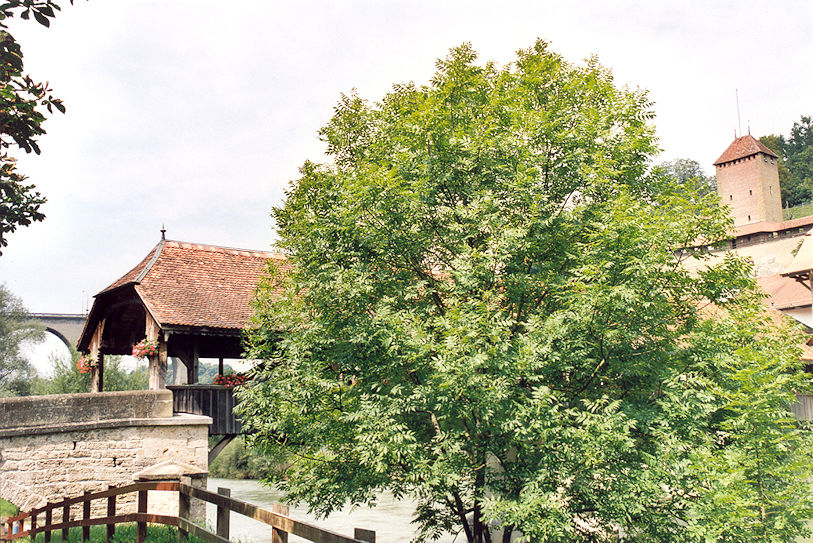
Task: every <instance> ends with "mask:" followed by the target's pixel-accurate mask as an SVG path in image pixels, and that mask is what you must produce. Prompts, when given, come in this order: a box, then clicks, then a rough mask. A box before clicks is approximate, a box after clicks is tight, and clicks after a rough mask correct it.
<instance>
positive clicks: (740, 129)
mask: <svg viewBox="0 0 813 543" xmlns="http://www.w3.org/2000/svg"><path fill="white" fill-rule="evenodd" d="M734 96H735V97H736V99H737V129H738V130H739V131H740V134H742V121H741V120H740V91H739V89H734Z"/></svg>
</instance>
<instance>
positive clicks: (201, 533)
mask: <svg viewBox="0 0 813 543" xmlns="http://www.w3.org/2000/svg"><path fill="white" fill-rule="evenodd" d="M181 528H183V529H184V530H186V531H187V532H189V533H190V534H192V535H194V536H195V537H199V538H201V539H202V540H204V541H205V542H206V543H231V542H230V541H229V540H228V539H223V538H222V537H220V536H219V535H217V534H213V533H212V532H210V531H209V530H207V529H205V528H202V527H200V526H198V525H197V524H194V523H192V522H189V521H188V520H186V519H183V518H180V519H178V529H179V530H180V529H181Z"/></svg>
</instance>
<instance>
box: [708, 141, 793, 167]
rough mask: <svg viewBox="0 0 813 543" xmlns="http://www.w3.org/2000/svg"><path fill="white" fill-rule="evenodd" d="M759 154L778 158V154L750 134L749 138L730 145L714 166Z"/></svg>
mask: <svg viewBox="0 0 813 543" xmlns="http://www.w3.org/2000/svg"><path fill="white" fill-rule="evenodd" d="M757 153H765V154H766V155H768V156H772V157H774V158H778V157H777V156H776V153H774V152H773V151H771V150H770V149H768V148H767V147H765V145H763V144H762V142H760V141H759V140H758V139H756V138H755V137H754V136H752V135H751V134H748V135H747V136H742V137H740V138H737V139H735V140H734V141H733V142H731V145H729V146H728V149H726V150H725V151H724V152H723V154H722V155H720V158H718V159H717V160H716V161H715V162H714V165H715V166H718V165H720V164H725V163H726V162H733V161H734V160H737V159H738V158H745V157H747V156H751V155H755V154H757Z"/></svg>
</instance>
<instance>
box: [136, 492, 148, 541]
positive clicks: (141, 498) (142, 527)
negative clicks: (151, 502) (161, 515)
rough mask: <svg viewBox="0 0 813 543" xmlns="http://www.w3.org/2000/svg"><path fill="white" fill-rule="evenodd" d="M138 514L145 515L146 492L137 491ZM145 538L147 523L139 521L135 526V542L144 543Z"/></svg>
mask: <svg viewBox="0 0 813 543" xmlns="http://www.w3.org/2000/svg"><path fill="white" fill-rule="evenodd" d="M138 512H139V513H140V514H143V515H146V514H147V491H146V490H139V491H138ZM146 538H147V523H146V522H144V521H143V520H139V521H138V523H137V526H136V542H137V543H144V540H145V539H146Z"/></svg>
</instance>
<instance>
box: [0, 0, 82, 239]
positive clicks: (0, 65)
mask: <svg viewBox="0 0 813 543" xmlns="http://www.w3.org/2000/svg"><path fill="white" fill-rule="evenodd" d="M71 3H73V0H71ZM58 10H59V5H57V3H56V2H54V1H53V0H4V1H3V3H2V4H1V5H0V254H2V250H3V247H5V246H6V245H8V234H9V233H11V232H14V231H15V230H16V229H17V227H18V226H27V225H29V224H31V222H32V221H41V220H42V219H44V218H45V215H43V214H42V212H41V211H40V206H42V204H43V203H45V198H44V197H42V195H40V193H39V192H37V191H36V190H35V186H34V185H33V184H28V183H27V182H26V179H27V178H26V176H25V175H23V174H21V173H20V172H19V171H18V170H17V160H16V157H14V155H13V153H11V152H10V150H13V149H16V150H22V151H25V152H26V153H31V152H33V153H36V154H39V153H40V148H39V145H37V138H38V137H39V136H41V135H42V134H44V133H45V130H44V129H43V128H42V123H43V122H44V121H45V113H44V112H45V110H47V111H49V112H51V111H52V110H53V109H54V108H56V109H57V110H59V111H61V112H63V113H64V111H65V106H64V105H63V104H62V101H61V100H59V99H57V98H54V97H53V96H52V95H51V94H50V89H49V88H48V86H47V84H45V83H37V82H36V81H34V80H33V79H31V77H29V76H28V75H27V74H25V72H24V68H23V53H22V49H21V48H20V44H19V43H18V42H17V41H16V40H15V39H14V37H13V36H12V35H11V34H10V33H9V31H8V21H9V19H11V18H13V17H14V16H15V15H19V16H20V17H21V18H22V19H30V18H31V17H33V18H34V19H35V20H36V21H37V22H38V23H40V24H41V25H44V26H50V24H51V23H50V20H51V18H53V17H54V14H55V12H56V11H58Z"/></svg>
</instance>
